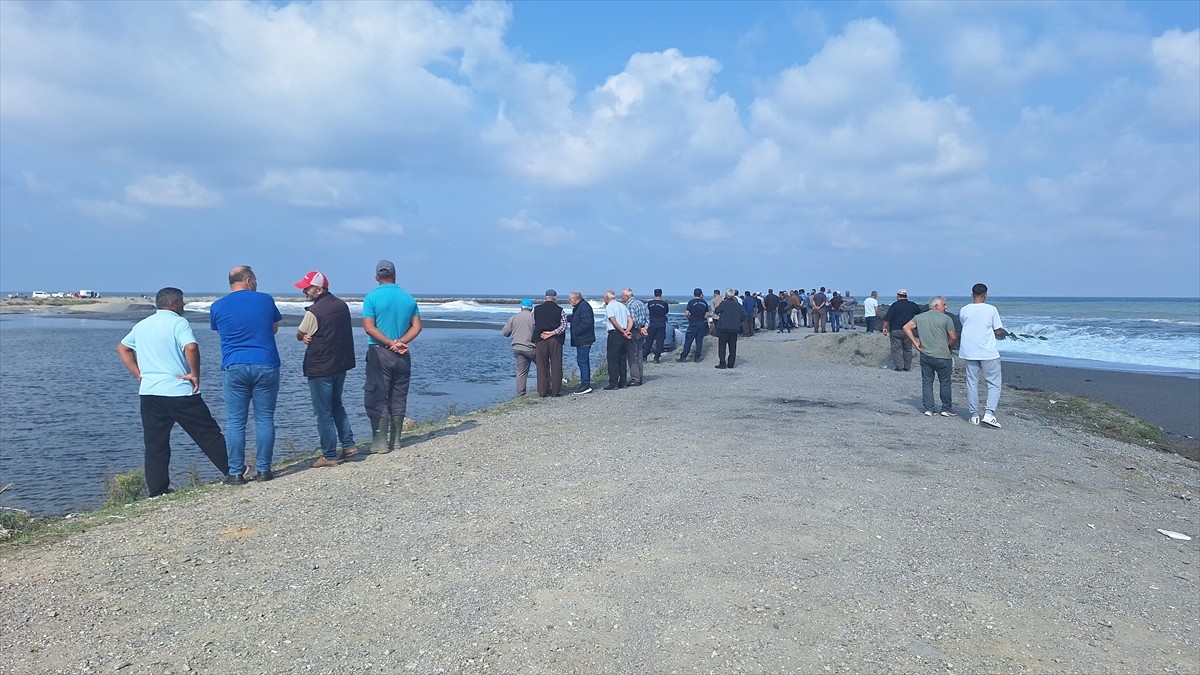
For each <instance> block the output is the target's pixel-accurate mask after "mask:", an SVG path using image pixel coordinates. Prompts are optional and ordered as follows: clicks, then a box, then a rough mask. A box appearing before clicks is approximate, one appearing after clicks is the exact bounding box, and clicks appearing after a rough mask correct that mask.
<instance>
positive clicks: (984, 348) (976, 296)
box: [958, 284, 1008, 429]
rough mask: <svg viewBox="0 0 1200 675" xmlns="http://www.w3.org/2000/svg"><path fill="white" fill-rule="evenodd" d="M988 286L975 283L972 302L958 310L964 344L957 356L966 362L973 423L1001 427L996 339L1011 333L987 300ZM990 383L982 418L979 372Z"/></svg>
mask: <svg viewBox="0 0 1200 675" xmlns="http://www.w3.org/2000/svg"><path fill="white" fill-rule="evenodd" d="M987 295H988V287H987V286H985V285H983V284H975V285H974V286H972V287H971V304H969V305H966V306H965V307H963V308H962V309H960V310H958V319H959V321H961V322H962V346H961V347H959V349H958V355H959V357H961V358H962V359H963V360H964V361H966V362H967V410H968V412H969V413H970V415H971V424H979V423H980V421H982V422H983V423H984V424H986V425H987V426H989V427H992V428H994V429H999V428H1000V422H998V421H997V420H996V406H998V405H1000V384H1001V376H1000V351H999V350H998V349H997V348H996V338H998V337H1004V336H1005V335H1007V334H1008V332H1007V331H1005V330H1004V324H1002V323H1001V322H1000V312H998V311H996V308H995V307H993V306H992V305H989V304H988V303H987V302H986V301H987ZM980 371H983V379H984V380H985V381H986V382H987V403H986V405H985V407H984V409H983V419H982V420H980V419H979V372H980Z"/></svg>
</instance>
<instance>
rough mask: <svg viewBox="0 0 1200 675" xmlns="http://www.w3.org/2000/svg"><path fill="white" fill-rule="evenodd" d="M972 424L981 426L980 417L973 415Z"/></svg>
mask: <svg viewBox="0 0 1200 675" xmlns="http://www.w3.org/2000/svg"><path fill="white" fill-rule="evenodd" d="M971 424H974V425H975V426H979V415H971Z"/></svg>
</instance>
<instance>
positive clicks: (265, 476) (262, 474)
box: [258, 471, 275, 482]
mask: <svg viewBox="0 0 1200 675" xmlns="http://www.w3.org/2000/svg"><path fill="white" fill-rule="evenodd" d="M274 479H275V472H274V471H259V472H258V480H260V481H263V482H266V481H269V480H274Z"/></svg>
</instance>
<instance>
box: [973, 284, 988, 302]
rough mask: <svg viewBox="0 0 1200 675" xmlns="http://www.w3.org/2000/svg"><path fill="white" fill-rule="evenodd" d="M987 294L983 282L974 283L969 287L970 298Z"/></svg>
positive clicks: (981, 297) (985, 296)
mask: <svg viewBox="0 0 1200 675" xmlns="http://www.w3.org/2000/svg"><path fill="white" fill-rule="evenodd" d="M987 294H988V289H987V286H985V285H984V284H975V285H974V286H972V287H971V297H972V298H980V299H983V298H987Z"/></svg>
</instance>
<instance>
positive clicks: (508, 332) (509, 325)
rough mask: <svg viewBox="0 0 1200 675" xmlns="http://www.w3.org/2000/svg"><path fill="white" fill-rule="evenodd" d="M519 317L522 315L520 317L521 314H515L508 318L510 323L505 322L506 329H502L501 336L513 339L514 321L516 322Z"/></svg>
mask: <svg viewBox="0 0 1200 675" xmlns="http://www.w3.org/2000/svg"><path fill="white" fill-rule="evenodd" d="M521 311H522V312H523V311H525V310H521ZM518 316H520V315H519V314H513V315H512V316H510V317H509V318H508V321H505V322H504V328H501V329H500V334H501V335H503V336H504V337H512V332H513V321H515V320H516V318H517V317H518Z"/></svg>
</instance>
